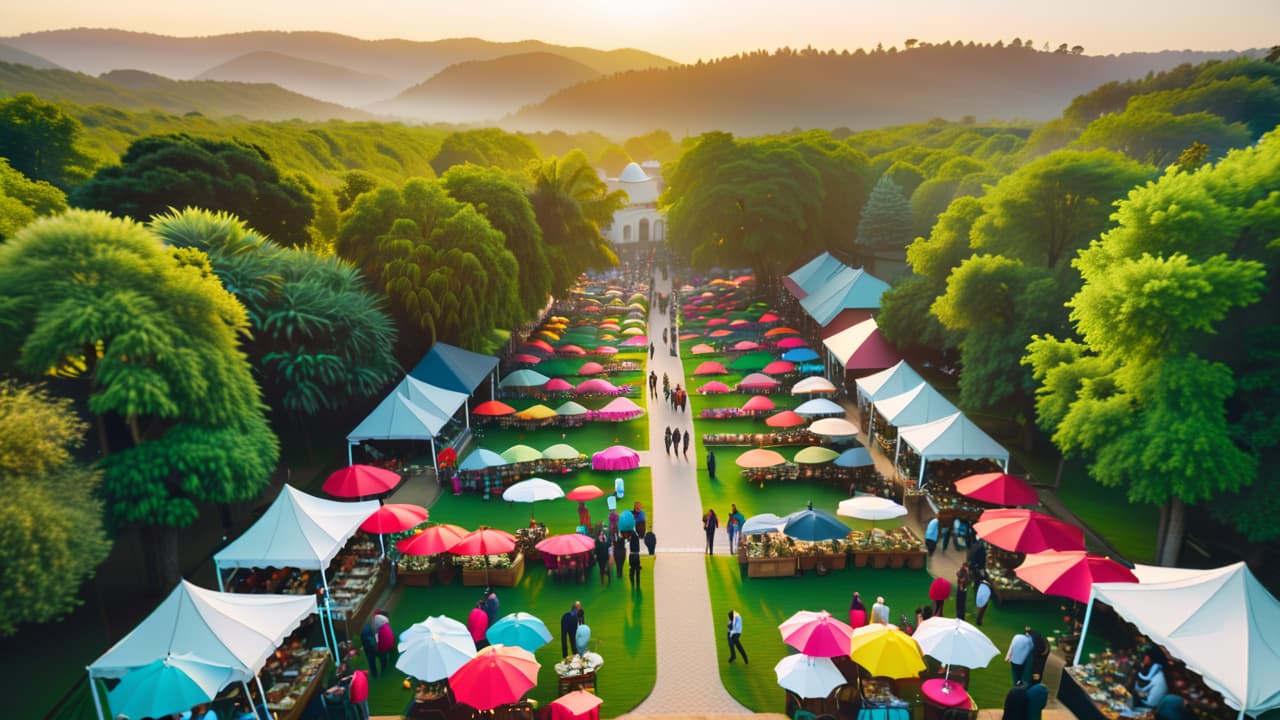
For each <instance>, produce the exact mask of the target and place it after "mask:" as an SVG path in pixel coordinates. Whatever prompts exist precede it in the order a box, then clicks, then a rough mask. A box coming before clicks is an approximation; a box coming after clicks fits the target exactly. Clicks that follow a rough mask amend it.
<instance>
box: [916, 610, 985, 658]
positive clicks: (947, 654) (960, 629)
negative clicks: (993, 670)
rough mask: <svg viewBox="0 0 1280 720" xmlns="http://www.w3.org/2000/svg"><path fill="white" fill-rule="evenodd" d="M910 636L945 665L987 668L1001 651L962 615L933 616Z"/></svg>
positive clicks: (922, 650) (921, 648)
mask: <svg viewBox="0 0 1280 720" xmlns="http://www.w3.org/2000/svg"><path fill="white" fill-rule="evenodd" d="M911 637H912V638H914V639H915V641H916V642H917V643H918V644H919V645H920V650H921V652H923V653H924V654H925V655H929V656H931V657H934V658H936V659H937V660H938V661H939V662H941V663H944V664H946V665H959V666H961V667H967V668H981V667H986V666H987V663H989V662H991V658H993V657H995V656H996V655H999V654H1000V651H999V650H998V649H997V648H996V646H995V644H994V643H992V642H991V639H990V638H988V637H987V636H986V634H984V633H983V632H982V631H981V630H979V629H978V628H976V627H974V626H973V625H970V624H969V623H967V622H965V621H964V620H961V619H959V618H949V617H931V618H929V619H928V620H925V621H924V622H922V623H920V627H918V628H916V631H915V632H914V633H912V635H911Z"/></svg>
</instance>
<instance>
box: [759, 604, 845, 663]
mask: <svg viewBox="0 0 1280 720" xmlns="http://www.w3.org/2000/svg"><path fill="white" fill-rule="evenodd" d="M778 631H779V632H780V633H782V640H783V642H785V643H786V644H788V645H790V646H791V647H793V648H795V649H797V650H799V651H800V652H802V653H804V654H805V655H808V656H810V657H826V658H830V657H840V656H842V655H848V654H849V650H850V648H849V639H850V638H851V637H852V636H853V628H852V627H850V626H849V625H848V624H847V623H844V622H841V621H840V620H837V619H836V618H834V617H832V616H831V614H830V613H828V612H827V611H826V610H822V611H820V612H810V611H808V610H801V611H800V612H798V613H796V614H795V615H792V616H791V617H790V618H787V620H786V621H784V622H783V623H782V624H781V625H779V626H778Z"/></svg>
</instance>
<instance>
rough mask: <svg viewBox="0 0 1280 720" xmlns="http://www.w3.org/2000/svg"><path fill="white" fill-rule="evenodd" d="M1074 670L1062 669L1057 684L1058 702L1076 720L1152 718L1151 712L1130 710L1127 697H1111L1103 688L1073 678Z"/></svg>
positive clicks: (1148, 710) (1069, 668)
mask: <svg viewBox="0 0 1280 720" xmlns="http://www.w3.org/2000/svg"><path fill="white" fill-rule="evenodd" d="M1074 670H1075V668H1074V667H1067V668H1063V669H1062V679H1061V680H1060V681H1059V682H1058V699H1059V700H1061V701H1062V704H1063V705H1065V706H1066V707H1067V709H1068V710H1070V711H1071V712H1072V713H1074V714H1075V716H1076V717H1077V718H1080V720H1118V719H1119V718H1130V719H1133V718H1141V719H1143V720H1151V718H1154V717H1155V713H1154V711H1152V710H1151V709H1149V708H1133V707H1130V706H1129V701H1128V698H1127V696H1124V697H1115V696H1113V695H1112V694H1111V693H1110V692H1108V691H1107V689H1106V688H1100V687H1097V686H1095V685H1092V684H1090V683H1088V682H1087V681H1086V680H1085V679H1084V678H1083V677H1077V673H1075V672H1073V671H1074Z"/></svg>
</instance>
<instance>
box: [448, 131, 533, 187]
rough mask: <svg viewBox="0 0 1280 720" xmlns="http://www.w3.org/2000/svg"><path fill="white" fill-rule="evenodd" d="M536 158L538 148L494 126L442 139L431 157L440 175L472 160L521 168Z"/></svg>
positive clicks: (473, 162)
mask: <svg viewBox="0 0 1280 720" xmlns="http://www.w3.org/2000/svg"><path fill="white" fill-rule="evenodd" d="M537 159H538V149H537V148H536V147H534V145H533V143H531V142H529V140H528V139H526V138H524V137H521V136H520V135H513V134H511V133H508V132H504V131H502V130H499V129H497V128H484V129H481V130H464V131H462V132H455V133H453V134H451V135H449V136H448V137H446V138H445V139H444V143H443V144H441V146H440V152H439V153H437V154H436V156H435V157H434V158H432V159H431V168H432V169H433V170H435V171H436V175H437V176H439V175H443V174H444V173H445V171H446V170H448V169H449V168H451V167H453V166H454V165H465V164H466V163H471V164H473V165H480V166H483V167H497V168H502V169H503V170H523V169H524V168H525V167H526V166H527V165H528V164H529V163H530V162H532V161H534V160H537Z"/></svg>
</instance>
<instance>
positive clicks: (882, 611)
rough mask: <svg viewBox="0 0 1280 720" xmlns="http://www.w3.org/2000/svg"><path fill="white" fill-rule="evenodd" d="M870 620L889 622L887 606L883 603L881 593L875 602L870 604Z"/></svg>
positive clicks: (886, 623)
mask: <svg viewBox="0 0 1280 720" xmlns="http://www.w3.org/2000/svg"><path fill="white" fill-rule="evenodd" d="M871 622H873V623H880V624H881V625H888V624H889V606H888V605H885V604H884V596H883V595H881V596H880V597H877V598H876V604H875V605H872V606H871Z"/></svg>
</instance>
